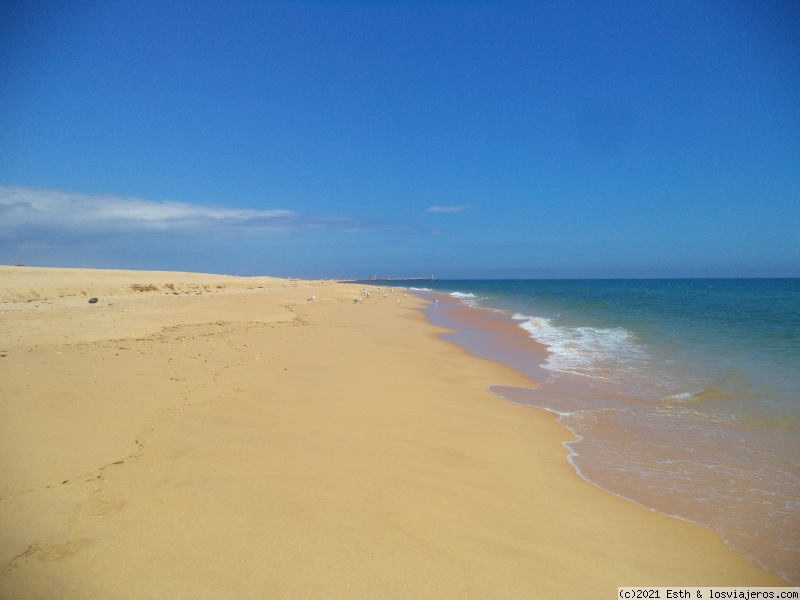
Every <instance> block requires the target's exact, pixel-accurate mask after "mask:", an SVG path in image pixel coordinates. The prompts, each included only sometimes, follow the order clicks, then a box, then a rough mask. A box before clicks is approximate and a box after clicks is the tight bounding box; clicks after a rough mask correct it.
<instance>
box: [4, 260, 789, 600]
mask: <svg viewBox="0 0 800 600" xmlns="http://www.w3.org/2000/svg"><path fill="white" fill-rule="evenodd" d="M359 287H360V286H356V285H352V284H339V283H334V282H320V281H288V280H282V279H274V278H266V277H265V278H260V277H258V278H237V277H226V276H221V275H202V274H188V273H166V272H136V271H98V270H83V269H36V268H28V267H0V346H2V347H0V355H2V357H0V427H2V430H0V461H1V464H2V478H1V479H0V559H1V560H2V563H3V565H4V566H3V571H2V575H1V576H0V598H3V599H4V600H11V599H14V600H16V599H23V598H24V599H38V598H42V599H44V598H47V599H51V598H61V599H73V598H98V599H99V598H102V599H111V598H113V599H115V600H121V599H136V600H140V599H143V598H165V599H167V598H168V599H174V600H179V599H183V598H186V599H192V600H199V599H203V598H209V599H212V598H213V599H228V598H230V599H249V598H252V599H265V598H297V599H311V598H326V599H329V598H459V599H463V598H476V599H488V598H503V599H508V598H590V597H591V598H611V597H614V596H615V595H616V588H617V586H622V585H626V586H633V585H639V586H643V585H653V586H654V585H662V586H664V585H726V586H733V585H745V584H747V585H781V584H782V583H783V582H782V581H781V580H779V579H778V578H776V577H773V576H771V575H769V574H766V573H764V572H763V571H761V570H759V569H757V568H755V567H753V566H752V565H750V564H749V563H747V562H745V561H744V560H743V559H742V558H740V557H738V556H737V555H735V554H733V553H732V552H730V551H728V550H727V549H726V548H725V546H724V545H723V544H722V542H721V541H720V539H719V537H718V536H717V535H716V534H715V533H713V532H711V531H708V530H706V529H703V528H701V527H699V526H696V525H692V524H690V523H686V522H683V521H679V520H677V519H673V518H669V517H666V516H663V515H660V514H657V513H655V512H652V511H649V510H647V509H644V508H641V507H639V506H637V505H634V504H632V503H630V502H628V501H625V500H622V499H620V498H618V497H616V496H613V495H611V494H608V493H606V492H604V491H602V490H600V489H598V488H596V487H594V486H592V485H591V484H589V483H587V482H585V481H584V480H582V479H581V478H580V477H578V476H577V475H576V474H575V472H574V471H573V469H572V468H571V467H570V466H569V464H568V463H567V460H566V456H567V452H566V449H565V448H564V447H563V446H562V445H561V444H562V442H563V441H565V440H567V439H570V434H569V432H568V431H567V430H565V429H564V428H563V427H561V426H560V425H559V424H558V423H556V422H555V420H554V418H553V417H552V416H551V415H549V414H547V413H545V412H542V411H537V410H533V409H530V408H526V407H522V406H517V405H513V404H510V403H507V402H505V401H503V400H501V399H499V398H497V397H496V396H494V395H492V394H491V393H490V392H488V391H487V386H488V385H490V384H505V385H525V384H526V383H527V382H526V381H525V380H524V379H523V377H522V376H521V375H520V374H518V373H517V372H515V371H512V370H510V369H508V368H506V367H504V366H502V365H499V364H496V363H492V362H489V361H484V360H480V359H477V358H474V357H471V356H469V355H467V354H466V353H464V352H463V351H461V350H460V349H459V348H457V347H456V346H454V345H452V344H449V343H447V342H445V341H443V340H441V339H439V337H438V336H437V334H438V333H439V332H440V330H438V329H436V328H435V327H433V326H432V325H430V324H428V323H427V322H426V320H425V319H424V317H423V316H422V315H421V314H420V312H419V311H418V310H416V309H417V308H418V307H419V306H420V305H421V300H418V299H415V298H413V297H411V296H409V297H407V298H406V297H403V295H402V293H399V292H394V293H390V294H389V296H388V297H386V298H383V296H382V295H380V294H372V297H371V298H370V299H368V300H366V301H365V302H363V303H358V304H356V303H354V302H353V301H352V298H353V296H354V295H356V294H357V291H358V289H359ZM311 294H316V300H314V301H309V300H308V298H309V297H310V296H311ZM90 297H97V298H98V302H97V303H95V304H90V303H89V302H88V299H89V298H90ZM398 299H399V300H400V303H398V302H397V300H398Z"/></svg>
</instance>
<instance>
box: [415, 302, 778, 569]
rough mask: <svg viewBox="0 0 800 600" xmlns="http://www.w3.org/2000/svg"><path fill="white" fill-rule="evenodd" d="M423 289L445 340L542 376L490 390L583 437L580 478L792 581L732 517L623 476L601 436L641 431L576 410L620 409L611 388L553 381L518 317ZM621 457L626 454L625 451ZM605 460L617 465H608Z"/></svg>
mask: <svg viewBox="0 0 800 600" xmlns="http://www.w3.org/2000/svg"><path fill="white" fill-rule="evenodd" d="M415 293H417V294H418V295H420V296H421V297H423V298H427V299H431V300H432V299H433V298H436V301H435V302H436V304H432V305H431V306H432V308H428V309H426V310H424V313H425V314H426V316H427V317H428V318H429V320H430V321H431V322H433V323H434V324H437V325H440V326H445V327H449V328H452V329H457V330H458V331H456V332H454V333H449V334H446V335H443V336H442V338H443V339H447V340H448V341H451V342H452V343H455V344H457V345H459V346H460V347H461V348H463V349H464V350H465V351H467V352H469V353H470V354H471V355H473V356H477V357H482V358H487V359H490V360H495V361H497V362H500V363H502V364H506V365H508V366H511V367H512V368H514V369H516V370H517V371H520V372H522V373H523V374H525V375H527V376H528V377H530V378H532V379H533V380H534V384H532V385H530V386H504V385H490V386H489V390H490V391H491V392H492V393H493V394H495V395H496V396H498V397H499V398H502V399H504V400H506V401H508V402H511V403H513V404H516V405H519V406H526V407H529V408H534V409H538V410H542V411H545V412H547V413H548V414H552V415H554V416H555V418H556V419H557V420H558V422H559V424H561V425H563V426H564V428H565V429H567V430H569V431H570V432H571V434H572V435H573V436H574V437H575V439H573V440H570V441H566V442H564V446H565V447H566V448H567V449H568V450H569V456H568V461H569V463H570V465H571V466H572V467H573V469H574V470H575V473H576V475H578V476H579V477H581V478H582V479H584V480H585V481H587V482H588V483H590V484H592V485H594V486H596V487H597V488H598V489H601V490H603V491H604V492H606V493H609V494H613V495H615V496H617V497H619V498H622V499H624V500H626V501H628V502H631V503H633V504H636V505H637V506H641V507H643V508H645V509H647V510H652V511H654V512H657V513H659V514H663V515H665V516H668V517H671V518H675V519H679V520H682V521H686V522H689V523H692V524H695V525H698V526H700V527H703V528H705V529H708V530H709V531H712V532H714V533H715V534H716V535H719V536H720V539H721V540H722V541H723V543H724V544H725V545H726V547H728V548H729V549H730V550H731V551H732V552H734V553H736V554H737V555H739V556H742V557H743V558H745V559H746V560H748V561H749V562H751V563H752V564H754V565H756V566H758V567H759V568H764V569H765V570H767V571H768V572H772V573H774V574H775V575H776V576H778V577H782V578H784V579H785V580H786V581H787V582H790V581H791V576H790V574H788V573H782V572H781V570H780V569H779V568H778V566H779V565H777V564H770V563H767V562H762V561H759V560H758V559H759V558H764V553H763V549H762V547H756V548H755V549H754V548H752V547H748V546H746V545H742V543H741V538H737V539H735V541H736V542H739V544H738V545H737V543H734V541H733V540H731V539H729V535H730V534H731V533H733V534H734V535H737V534H738V533H739V532H738V531H733V532H731V531H729V530H727V529H726V528H724V527H720V524H719V523H720V522H724V519H723V520H722V521H720V520H719V518H718V517H717V520H716V521H715V520H713V519H711V520H709V519H708V515H707V514H705V513H699V514H692V513H691V512H688V511H687V506H691V503H689V504H688V505H687V504H676V503H675V502H674V500H673V501H672V502H670V501H669V500H665V499H664V497H665V495H662V496H661V497H659V498H658V499H657V500H656V499H654V497H652V491H651V492H650V493H649V494H648V493H643V491H642V489H639V488H637V487H636V486H635V482H636V479H635V478H633V482H634V483H626V482H625V481H623V480H622V479H620V477H619V475H617V473H621V474H624V473H629V471H628V469H627V468H625V467H621V466H620V467H614V466H613V464H612V463H613V461H612V460H611V459H612V457H611V456H610V455H609V454H608V451H607V450H605V449H604V447H603V444H604V443H605V442H604V441H603V439H604V438H603V439H600V438H597V436H598V435H599V436H601V438H602V437H603V436H607V435H612V434H613V435H614V436H615V437H617V438H625V439H626V440H629V439H636V440H638V441H639V442H641V441H642V440H641V439H639V437H640V435H636V434H634V433H633V431H631V430H620V431H614V432H610V431H604V430H603V429H602V427H601V428H599V429H591V428H590V429H589V430H588V431H587V430H586V427H585V426H583V427H581V426H579V422H578V423H575V422H573V423H571V422H570V418H571V414H572V413H573V412H575V411H578V412H582V411H586V410H589V411H591V410H593V408H592V407H593V406H597V407H606V409H608V408H609V407H611V406H613V401H612V400H610V399H609V398H606V399H605V401H603V398H604V397H605V396H606V395H607V393H604V392H603V391H601V390H597V389H594V390H592V389H589V388H588V387H587V386H586V384H585V382H582V381H580V378H577V379H574V380H571V379H569V378H565V377H563V376H562V377H556V378H553V377H552V374H551V373H550V372H549V371H548V370H547V369H544V368H542V366H541V365H542V364H543V363H544V362H545V361H546V360H547V357H548V349H547V347H546V346H544V345H543V344H541V343H540V342H538V341H536V340H535V339H533V338H532V337H531V335H530V334H529V333H528V332H527V330H526V329H525V327H524V326H522V325H521V323H520V322H519V320H518V319H517V318H516V317H515V316H512V314H511V313H509V312H505V311H503V310H499V309H493V308H491V307H487V306H482V305H474V304H472V303H471V302H469V301H465V300H463V298H464V296H463V294H462V295H456V297H455V298H454V297H453V296H451V295H449V294H447V292H444V291H439V290H424V291H417V292H415ZM488 330H493V333H492V334H487V333H486V331H488ZM526 344H527V347H526ZM534 363H535V364H534ZM587 403H588V404H587ZM594 410H597V409H594ZM562 411H566V412H562ZM573 421H574V420H573ZM651 433H653V432H651ZM595 454H596V456H595ZM648 457H649V456H648ZM616 458H617V459H620V457H619V456H616ZM649 458H652V457H649ZM598 461H600V462H601V463H603V467H602V468H598V466H599V464H598ZM604 461H611V462H609V463H608V464H606V463H605V462H604ZM634 462H635V461H634ZM609 474H610V475H611V476H609ZM666 483H668V482H666ZM712 507H713V505H712ZM748 552H749V553H748ZM783 561H784V562H783V565H785V564H787V563H786V559H785V558H784V559H783Z"/></svg>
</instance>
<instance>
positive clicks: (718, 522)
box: [417, 279, 800, 583]
mask: <svg viewBox="0 0 800 600" xmlns="http://www.w3.org/2000/svg"><path fill="white" fill-rule="evenodd" d="M423 285H424V286H425V288H426V289H424V290H417V293H418V294H420V295H422V296H424V297H428V298H433V297H435V295H436V294H447V295H449V296H451V297H453V298H457V299H458V300H460V301H462V302H464V303H465V304H468V305H471V306H474V307H476V308H483V309H488V310H491V311H499V312H501V313H502V314H505V315H507V316H508V318H510V319H513V321H514V322H515V323H517V324H518V325H519V326H520V327H522V328H523V329H524V330H525V331H527V332H528V334H529V335H530V336H531V338H533V339H535V340H537V341H539V342H541V343H542V344H544V345H545V346H546V347H547V349H548V357H547V359H546V361H545V362H544V364H543V365H541V366H542V367H543V369H539V370H538V371H537V373H538V375H537V379H538V380H540V381H539V384H540V387H539V388H538V389H532V388H509V387H501V386H492V387H491V388H490V389H492V391H493V392H495V393H496V394H498V395H499V396H501V397H504V398H506V399H508V400H510V401H513V402H518V403H522V404H527V405H530V406H535V407H539V408H544V409H547V410H550V411H553V412H555V413H557V414H558V415H559V420H560V421H561V422H562V423H563V424H564V425H566V426H567V427H569V428H570V429H571V430H572V431H573V432H574V433H575V435H576V436H577V437H578V441H577V442H572V443H569V444H568V446H569V448H570V450H571V453H572V454H571V457H570V461H571V462H572V464H573V465H574V466H575V468H576V470H577V471H578V472H579V473H580V474H581V475H582V476H584V477H585V478H587V479H588V480H590V481H592V482H593V483H595V484H597V485H599V486H601V487H603V488H605V489H607V490H608V491H610V492H612V493H616V494H619V495H621V496H624V497H626V498H629V499H631V500H633V501H635V502H638V503H640V504H642V505H644V506H647V507H649V508H652V509H654V510H658V511H660V512H664V513H667V514H671V515H675V516H678V517H681V518H684V519H688V520H691V521H694V522H697V523H700V524H703V525H705V526H708V527H711V528H713V529H715V530H716V531H718V532H719V533H720V534H721V536H722V537H723V539H724V540H725V542H726V543H727V544H728V545H729V546H730V547H731V548H733V549H734V550H736V551H737V552H739V553H741V554H743V555H745V556H746V557H748V558H749V559H750V560H752V561H754V562H756V563H757V564H760V565H761V566H763V567H765V568H766V569H768V570H770V571H772V572H775V573H778V574H780V575H782V576H783V577H784V578H786V579H788V580H790V581H792V582H794V583H797V582H799V581H800V280H798V279H728V280H719V279H687V280H575V281H570V280H543V281H526V280H513V281H502V280H488V281H437V282H426V283H424V284H423ZM440 297H441V296H440ZM436 306H437V305H436V304H432V305H431V308H429V309H428V310H427V314H428V316H429V318H430V319H431V320H432V321H434V322H436V318H437V317H436ZM456 341H457V339H456ZM466 345H467V346H469V345H470V344H469V343H467V344H466ZM467 349H468V350H470V351H473V352H474V353H476V354H482V353H483V350H485V349H481V348H475V347H473V348H469V347H467ZM484 354H485V353H484ZM490 354H491V353H490ZM500 355H502V353H498V356H500ZM515 366H517V368H519V366H518V365H515Z"/></svg>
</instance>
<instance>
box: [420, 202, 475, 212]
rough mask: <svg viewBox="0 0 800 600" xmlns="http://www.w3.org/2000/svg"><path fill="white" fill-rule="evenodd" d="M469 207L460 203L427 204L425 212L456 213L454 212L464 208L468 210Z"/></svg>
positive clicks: (462, 210) (461, 210)
mask: <svg viewBox="0 0 800 600" xmlns="http://www.w3.org/2000/svg"><path fill="white" fill-rule="evenodd" d="M470 208H471V207H469V206H467V205H465V204H460V205H457V206H429V207H428V208H426V209H425V210H426V212H430V213H456V212H464V211H465V210H470Z"/></svg>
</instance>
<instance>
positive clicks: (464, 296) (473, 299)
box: [450, 292, 480, 306]
mask: <svg viewBox="0 0 800 600" xmlns="http://www.w3.org/2000/svg"><path fill="white" fill-rule="evenodd" d="M450 297H451V298H456V299H458V300H461V302H463V303H464V304H466V305H467V306H477V305H478V301H479V300H480V298H479V297H478V296H476V295H475V294H469V293H464V292H451V293H450Z"/></svg>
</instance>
